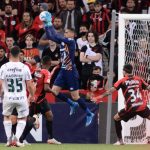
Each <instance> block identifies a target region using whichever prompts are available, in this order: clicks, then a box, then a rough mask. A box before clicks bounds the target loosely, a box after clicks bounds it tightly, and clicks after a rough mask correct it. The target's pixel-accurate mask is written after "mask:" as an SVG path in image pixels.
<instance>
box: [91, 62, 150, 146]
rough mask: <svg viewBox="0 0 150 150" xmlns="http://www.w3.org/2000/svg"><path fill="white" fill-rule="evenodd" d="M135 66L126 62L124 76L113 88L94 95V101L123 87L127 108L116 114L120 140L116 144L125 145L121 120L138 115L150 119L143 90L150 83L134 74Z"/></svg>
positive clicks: (149, 86)
mask: <svg viewBox="0 0 150 150" xmlns="http://www.w3.org/2000/svg"><path fill="white" fill-rule="evenodd" d="M132 70H133V67H132V65H130V64H126V65H124V67H123V74H124V77H123V78H122V79H120V80H118V81H117V82H116V83H115V84H114V86H113V87H112V88H110V89H109V90H107V91H106V92H105V93H103V94H102V95H100V96H98V97H94V98H93V101H95V102H96V101H97V99H98V98H103V97H105V96H108V95H110V94H111V93H112V92H114V91H116V90H119V89H120V88H121V89H122V92H123V96H124V98H125V108H124V109H121V110H120V111H119V112H118V113H117V114H116V115H115V116H114V121H115V128H116V134H117V137H118V141H117V142H116V143H115V144H116V145H123V144H124V143H123V140H122V133H121V131H122V126H121V120H123V121H125V122H127V121H128V120H129V119H131V118H133V117H134V116H136V115H139V116H141V117H142V118H147V119H149V120H150V109H149V108H148V107H147V103H146V100H145V99H144V97H143V92H142V90H146V89H147V90H150V85H148V84H147V83H146V82H145V81H144V80H143V79H142V78H140V77H138V76H134V75H133V74H132Z"/></svg>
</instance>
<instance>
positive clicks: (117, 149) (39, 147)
mask: <svg viewBox="0 0 150 150" xmlns="http://www.w3.org/2000/svg"><path fill="white" fill-rule="evenodd" d="M4 145H5V144H0V150H18V147H5V146H4ZM19 149H21V150H150V145H123V146H114V145H106V144H61V145H50V144H32V145H27V146H25V147H21V148H19Z"/></svg>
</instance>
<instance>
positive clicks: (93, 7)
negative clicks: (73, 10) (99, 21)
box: [82, 0, 95, 28]
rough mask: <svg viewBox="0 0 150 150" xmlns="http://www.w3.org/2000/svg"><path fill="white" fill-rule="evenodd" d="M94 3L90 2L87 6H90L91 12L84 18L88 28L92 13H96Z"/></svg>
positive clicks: (93, 0)
mask: <svg viewBox="0 0 150 150" xmlns="http://www.w3.org/2000/svg"><path fill="white" fill-rule="evenodd" d="M94 3H95V0H89V1H88V3H87V4H88V8H89V11H88V12H87V13H85V14H83V16H82V22H83V23H85V24H87V27H88V28H89V27H90V16H91V14H92V13H94V12H95V6H94Z"/></svg>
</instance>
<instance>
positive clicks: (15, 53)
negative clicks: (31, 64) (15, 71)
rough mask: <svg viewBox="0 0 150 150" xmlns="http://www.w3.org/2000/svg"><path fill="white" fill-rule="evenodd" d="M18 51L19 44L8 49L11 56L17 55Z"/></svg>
mask: <svg viewBox="0 0 150 150" xmlns="http://www.w3.org/2000/svg"><path fill="white" fill-rule="evenodd" d="M19 53H20V47H19V46H13V47H12V48H11V50H10V54H11V55H12V56H13V57H18V55H19Z"/></svg>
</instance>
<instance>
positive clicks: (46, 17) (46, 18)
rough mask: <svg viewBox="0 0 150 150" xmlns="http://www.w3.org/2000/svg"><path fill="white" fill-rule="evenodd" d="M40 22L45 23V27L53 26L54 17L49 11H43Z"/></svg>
mask: <svg viewBox="0 0 150 150" xmlns="http://www.w3.org/2000/svg"><path fill="white" fill-rule="evenodd" d="M39 18H40V20H41V21H42V22H43V23H44V26H45V27H46V26H52V15H51V13H49V12H48V11H42V12H41V13H40V15H39Z"/></svg>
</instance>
